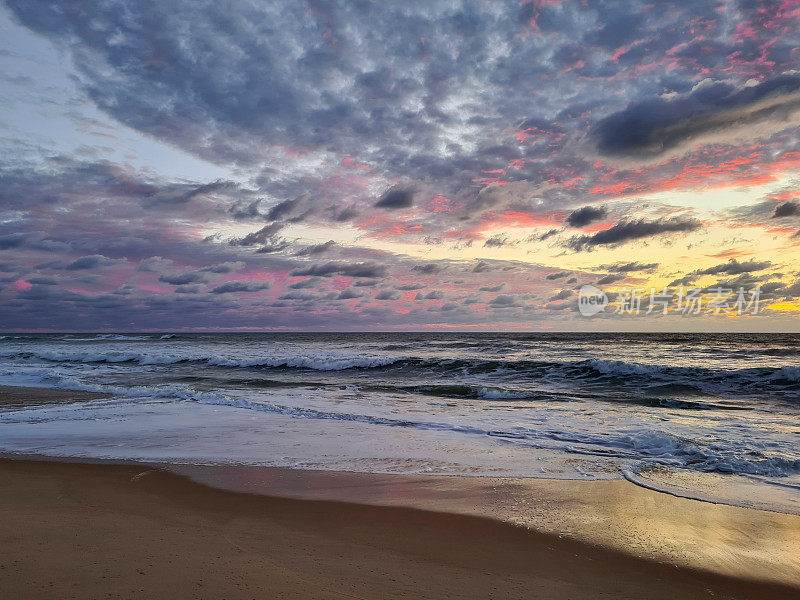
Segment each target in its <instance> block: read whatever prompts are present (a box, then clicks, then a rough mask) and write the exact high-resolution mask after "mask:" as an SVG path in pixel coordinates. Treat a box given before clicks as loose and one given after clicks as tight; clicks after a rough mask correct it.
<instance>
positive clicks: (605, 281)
mask: <svg viewBox="0 0 800 600" xmlns="http://www.w3.org/2000/svg"><path fill="white" fill-rule="evenodd" d="M626 277H627V275H623V274H622V273H609V274H608V275H606V276H604V277H601V278H600V279H598V280H597V282H596V285H609V284H611V283H614V282H616V281H621V280H623V279H625V278H626Z"/></svg>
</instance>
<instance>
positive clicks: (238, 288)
mask: <svg viewBox="0 0 800 600" xmlns="http://www.w3.org/2000/svg"><path fill="white" fill-rule="evenodd" d="M270 287H272V282H270V281H241V280H239V281H226V282H225V283H223V284H222V285H218V286H217V287H215V288H214V289H212V290H211V293H212V294H233V293H237V292H260V291H262V290H268V289H270Z"/></svg>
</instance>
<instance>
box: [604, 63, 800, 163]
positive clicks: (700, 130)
mask: <svg viewBox="0 0 800 600" xmlns="http://www.w3.org/2000/svg"><path fill="white" fill-rule="evenodd" d="M798 111H800V75H796V74H786V75H778V76H776V77H773V78H771V79H766V80H764V81H762V82H761V83H757V84H755V85H750V86H746V87H743V88H738V87H735V86H733V85H731V84H729V83H725V82H713V81H710V80H704V81H703V82H701V83H700V84H698V85H696V86H695V87H694V88H692V90H691V91H690V92H688V93H687V94H684V95H679V96H677V97H673V98H655V99H650V100H645V101H642V102H634V103H632V104H630V105H629V106H628V107H627V108H626V109H624V110H622V111H620V112H617V113H614V114H612V115H610V116H608V117H606V118H604V119H602V120H600V121H599V122H598V123H597V125H596V126H595V127H594V129H593V132H592V136H593V137H594V139H595V140H596V143H597V148H598V150H599V151H600V152H601V153H602V154H607V155H612V156H613V155H616V156H626V157H633V158H640V157H643V158H648V157H657V156H659V155H662V154H664V153H666V152H668V151H671V150H676V149H680V148H682V147H684V146H686V145H688V144H692V143H694V144H696V143H697V142H698V141H702V142H704V143H710V142H715V141H716V142H730V141H731V140H732V139H734V138H735V137H736V136H737V135H738V136H745V137H746V138H749V139H752V138H753V137H764V136H766V135H769V134H772V133H776V132H778V131H780V130H782V129H785V128H787V127H788V126H790V125H792V124H797V123H798V121H797V114H798ZM755 125H759V127H754V126H755ZM767 125H770V126H767Z"/></svg>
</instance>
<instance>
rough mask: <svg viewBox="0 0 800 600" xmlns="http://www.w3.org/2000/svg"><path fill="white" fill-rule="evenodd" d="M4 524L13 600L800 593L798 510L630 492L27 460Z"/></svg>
mask: <svg viewBox="0 0 800 600" xmlns="http://www.w3.org/2000/svg"><path fill="white" fill-rule="evenodd" d="M97 397H98V395H96V394H82V393H74V392H60V391H57V390H36V389H32V388H0V401H2V402H3V403H4V404H5V405H7V406H8V405H11V406H15V407H16V406H24V405H28V404H41V403H45V402H74V401H80V400H90V399H94V398H97ZM0 515H2V518H0V548H2V549H3V551H2V553H0V590H2V593H0V597H3V598H133V597H136V598H170V599H172V598H262V597H270V598H548V599H559V598H564V599H567V598H569V599H572V600H574V599H580V598H586V599H589V598H592V599H594V598H615V599H619V598H653V599H657V598H665V599H667V598H669V599H676V598H731V599H732V598H753V599H755V598H758V599H762V598H775V599H781V600H786V599H789V598H796V597H797V598H800V576H798V573H800V564H798V560H799V559H798V557H800V516H797V515H789V514H782V513H776V512H767V511H761V510H754V509H746V508H738V507H733V506H726V505H718V504H711V503H707V502H699V501H696V500H688V499H684V498H677V497H674V496H670V495H667V494H662V493H658V492H654V491H651V490H648V489H644V488H641V487H638V486H636V485H634V484H632V483H630V482H627V481H624V480H614V481H566V480H547V479H508V478H489V477H452V476H448V477H443V476H438V477H437V476H424V475H381V474H369V473H345V472H332V471H327V472H326V471H304V470H293V469H279V468H270V467H246V466H199V465H163V464H162V465H149V464H111V463H97V462H96V461H95V462H94V463H92V462H86V461H83V462H81V461H76V462H69V459H55V458H46V457H41V456H39V457H23V456H16V457H7V458H5V459H2V460H0Z"/></svg>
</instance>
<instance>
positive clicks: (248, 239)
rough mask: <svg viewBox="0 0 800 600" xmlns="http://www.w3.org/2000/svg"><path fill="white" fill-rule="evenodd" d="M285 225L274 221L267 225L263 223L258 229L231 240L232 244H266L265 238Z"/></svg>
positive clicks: (268, 237)
mask: <svg viewBox="0 0 800 600" xmlns="http://www.w3.org/2000/svg"><path fill="white" fill-rule="evenodd" d="M285 226H286V224H285V223H281V222H278V221H276V222H274V223H270V224H269V225H264V227H262V228H261V229H259V230H258V231H254V232H253V233H248V234H247V235H246V236H244V237H243V238H237V239H234V240H231V242H230V243H231V245H232V246H258V245H259V244H266V242H267V240H269V239H270V238H271V237H273V236H274V235H276V234H277V233H279V232H280V231H281V229H283V228H284V227H285Z"/></svg>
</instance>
